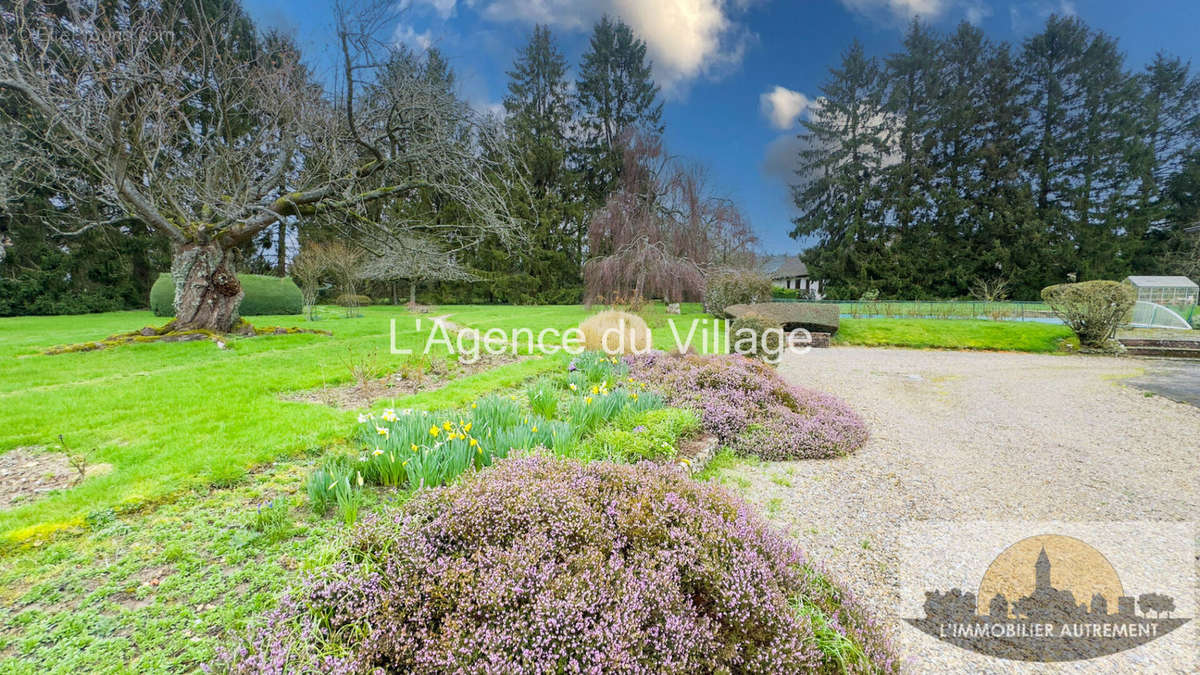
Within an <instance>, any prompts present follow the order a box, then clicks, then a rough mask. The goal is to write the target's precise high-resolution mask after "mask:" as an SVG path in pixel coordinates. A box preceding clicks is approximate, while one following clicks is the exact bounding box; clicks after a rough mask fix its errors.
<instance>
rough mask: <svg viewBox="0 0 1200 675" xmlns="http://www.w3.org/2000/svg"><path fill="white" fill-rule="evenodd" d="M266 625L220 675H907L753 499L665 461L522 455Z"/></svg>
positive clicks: (373, 539) (369, 522)
mask: <svg viewBox="0 0 1200 675" xmlns="http://www.w3.org/2000/svg"><path fill="white" fill-rule="evenodd" d="M267 619H268V620H267V621H266V625H265V626H264V627H262V628H260V629H259V630H258V631H257V632H256V633H254V634H253V635H252V637H251V639H250V640H249V641H248V643H247V644H246V645H244V646H243V647H241V648H238V649H236V650H235V651H234V652H233V653H231V654H226V655H225V657H224V660H223V662H222V663H219V664H216V665H217V668H218V669H220V670H226V669H227V670H229V671H232V672H238V673H282V672H308V671H312V670H323V671H332V672H369V671H372V670H375V669H379V670H380V671H387V672H415V673H444V672H468V673H518V672H520V673H553V672H620V673H634V672H654V673H707V672H727V673H751V672H761V673H785V672H786V673H797V672H814V671H826V672H828V671H836V670H848V671H851V672H868V671H870V672H895V671H897V663H896V659H895V656H894V653H893V651H892V647H891V645H890V644H889V643H888V642H887V640H886V638H885V637H884V635H883V631H882V628H881V626H880V625H879V624H877V623H876V622H875V621H874V620H872V619H871V618H869V617H868V616H867V615H866V614H865V612H864V611H863V609H862V608H861V607H860V606H859V605H858V604H857V602H856V601H855V600H854V599H853V598H852V597H850V596H849V594H848V593H847V592H846V591H845V590H844V589H842V588H841V587H839V586H838V585H836V584H834V583H832V582H831V581H829V579H828V578H827V577H826V576H825V575H823V574H821V573H819V572H818V571H816V570H815V569H814V568H813V567H812V566H810V565H808V564H806V561H805V558H804V556H803V554H801V553H800V552H799V551H798V550H797V549H796V548H795V547H794V545H793V544H791V543H790V542H789V540H788V539H786V538H785V537H783V536H781V535H779V534H777V533H776V532H774V531H773V530H771V529H770V528H769V527H768V526H767V525H766V523H764V521H763V520H762V519H761V518H760V517H759V516H758V515H757V514H756V513H755V512H754V510H753V508H752V507H751V506H750V505H748V504H746V503H745V502H743V501H741V500H739V499H737V498H735V497H733V496H731V495H730V494H729V493H727V492H726V491H724V489H722V488H720V487H718V486H715V485H710V484H701V483H696V482H694V481H692V480H690V479H688V478H687V477H686V476H685V475H684V474H683V473H682V472H681V471H680V470H678V469H676V468H673V467H668V466H661V465H656V464H653V463H649V462H643V463H641V464H638V465H636V466H629V465H620V464H611V463H607V462H597V463H591V464H586V465H585V464H579V463H577V462H568V461H557V460H554V459H551V458H546V457H527V458H520V459H508V460H504V461H501V462H499V463H497V464H496V465H495V466H494V467H492V468H491V469H489V470H488V471H486V472H484V473H481V474H479V475H478V476H476V477H475V478H474V479H472V480H470V481H467V482H465V483H461V484H458V485H456V486H453V487H448V488H441V489H437V490H428V491H424V492H421V493H419V494H418V495H417V496H416V497H415V498H414V499H413V500H412V501H410V502H409V503H408V504H407V505H406V506H405V507H404V508H402V509H395V510H393V511H390V512H387V513H385V514H383V515H380V516H369V517H367V518H366V519H365V520H364V521H363V522H362V524H360V525H359V526H358V527H357V528H356V529H355V530H354V531H353V532H352V533H351V535H350V540H349V541H348V542H347V545H346V547H345V548H344V550H343V552H342V553H341V554H340V556H339V557H338V558H337V559H336V560H335V562H333V563H332V564H331V565H330V566H329V567H327V568H325V569H323V570H321V571H318V572H316V573H314V574H313V576H311V577H310V578H309V579H308V580H307V581H306V582H305V583H304V585H303V586H302V587H301V588H300V589H298V590H297V591H295V592H294V593H293V594H291V595H290V596H289V597H287V598H285V600H284V601H283V602H282V604H281V606H280V607H279V609H277V610H276V611H275V612H273V613H272V614H271V615H270V616H269V617H268V618H267ZM830 645H833V646H835V647H836V649H833V648H830Z"/></svg>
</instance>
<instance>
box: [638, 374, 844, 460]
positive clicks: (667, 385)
mask: <svg viewBox="0 0 1200 675" xmlns="http://www.w3.org/2000/svg"><path fill="white" fill-rule="evenodd" d="M625 362H626V363H628V364H629V367H630V374H631V375H632V376H633V377H635V378H637V379H638V380H641V381H644V382H651V383H653V385H654V386H655V387H656V388H657V389H658V390H659V391H660V392H661V393H662V394H663V396H664V397H665V398H666V400H667V404H668V405H674V406H682V407H687V408H692V409H694V410H697V411H698V412H699V413H700V417H701V422H702V424H703V425H704V429H705V431H707V432H709V433H711V434H714V435H716V436H717V438H718V439H719V440H720V442H721V443H722V444H723V445H728V446H729V447H730V448H732V449H733V451H734V452H736V453H738V454H742V455H753V456H756V457H759V458H762V459H766V460H787V459H816V458H825V457H836V456H839V455H845V454H849V453H851V452H854V451H855V450H858V449H859V448H860V447H862V446H863V444H864V443H866V442H867V436H868V433H867V427H866V425H865V424H864V423H863V421H862V418H860V417H859V416H858V415H857V414H856V413H855V412H854V411H853V410H851V409H850V406H848V405H846V403H844V402H843V401H842V400H840V399H838V398H837V397H834V396H831V395H829V394H824V393H821V392H818V391H812V390H809V389H802V388H800V387H793V386H791V385H789V384H787V383H786V382H784V381H783V380H782V379H781V378H780V377H779V376H778V375H776V374H775V372H774V371H773V370H772V369H771V368H770V367H768V366H766V365H764V364H762V363H759V362H757V361H753V360H751V359H748V358H746V357H744V356H738V355H733V354H731V355H724V356H697V355H693V354H685V355H670V354H665V353H663V352H651V353H648V354H639V355H636V356H629V357H626V359H625Z"/></svg>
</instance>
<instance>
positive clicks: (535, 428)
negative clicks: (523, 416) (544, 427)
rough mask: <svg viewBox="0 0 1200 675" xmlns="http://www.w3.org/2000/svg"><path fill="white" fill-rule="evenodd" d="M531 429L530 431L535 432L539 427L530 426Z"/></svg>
mask: <svg viewBox="0 0 1200 675" xmlns="http://www.w3.org/2000/svg"><path fill="white" fill-rule="evenodd" d="M529 430H530V431H532V432H533V433H535V434H536V433H537V427H530V429H529Z"/></svg>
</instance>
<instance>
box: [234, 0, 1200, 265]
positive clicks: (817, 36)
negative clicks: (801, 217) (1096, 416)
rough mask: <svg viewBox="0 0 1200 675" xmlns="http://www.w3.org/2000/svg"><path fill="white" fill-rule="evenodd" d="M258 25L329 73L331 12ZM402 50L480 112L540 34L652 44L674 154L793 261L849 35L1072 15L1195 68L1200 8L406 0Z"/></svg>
mask: <svg viewBox="0 0 1200 675" xmlns="http://www.w3.org/2000/svg"><path fill="white" fill-rule="evenodd" d="M244 1H245V3H246V6H247V8H248V9H249V11H250V13H251V15H252V16H254V18H255V19H256V20H257V21H258V23H259V25H260V27H263V28H268V27H272V28H280V29H283V30H285V31H287V32H290V33H292V34H294V35H295V36H296V38H297V39H298V41H299V43H300V45H301V47H302V48H303V49H304V51H305V54H306V56H307V57H308V59H309V61H310V62H311V63H312V64H313V65H314V67H316V68H317V69H318V70H319V71H322V70H324V71H327V70H328V65H327V64H329V63H330V62H331V58H330V44H329V42H330V36H331V34H332V30H331V26H332V14H331V11H330V3H329V2H328V1H322V0H244ZM400 2H401V3H402V4H404V5H405V6H406V10H405V11H404V12H403V13H402V15H401V20H400V23H399V24H398V25H397V26H396V29H395V36H396V39H398V40H402V41H405V42H407V43H408V44H410V45H412V46H414V47H417V48H423V47H426V46H428V45H430V44H433V45H437V46H438V47H439V48H440V49H441V50H442V51H443V52H445V53H446V55H447V56H448V58H449V59H450V61H451V62H452V63H453V65H454V67H455V69H456V71H457V73H458V76H459V82H460V93H461V95H462V96H463V97H465V98H466V99H468V100H470V101H471V102H472V103H473V104H475V105H477V106H479V107H489V106H496V105H498V104H499V102H500V101H501V100H502V99H503V97H504V93H505V86H506V82H507V78H506V76H505V71H506V70H508V69H509V68H510V67H511V65H512V60H513V58H514V56H515V54H516V51H517V49H518V48H519V47H520V46H522V45H523V44H524V43H525V41H526V40H527V39H528V35H529V32H530V30H531V28H532V26H533V25H534V24H535V23H547V24H549V25H550V26H551V27H552V28H553V29H554V32H555V34H556V36H557V38H558V41H559V46H560V48H561V49H562V50H563V52H564V53H565V54H566V55H567V57H568V59H569V60H570V62H571V64H572V65H573V66H574V65H575V64H578V62H579V57H580V55H581V54H582V53H583V51H584V50H585V49H586V46H587V37H588V33H589V31H590V29H591V25H592V23H593V22H594V21H595V20H596V19H597V18H599V17H600V16H601V15H603V14H605V13H608V14H612V15H615V16H619V17H621V18H622V19H624V20H625V21H626V22H627V23H629V24H630V25H631V26H633V28H634V30H635V31H637V32H638V33H639V36H640V37H642V38H643V39H644V40H645V41H646V42H647V46H648V50H649V52H650V54H651V56H652V58H653V59H654V62H655V72H656V76H657V78H658V80H659V82H660V84H661V85H662V86H663V88H664V95H665V96H664V98H665V100H666V106H665V110H664V117H665V122H666V125H667V141H668V144H669V147H670V149H671V151H672V152H673V153H676V154H679V155H683V156H686V157H688V158H690V159H693V160H696V161H699V162H701V163H702V164H704V165H705V166H707V167H708V169H709V172H710V177H711V183H712V184H713V185H714V186H717V187H718V188H719V189H720V190H721V191H722V192H723V193H725V194H726V195H728V196H729V197H731V198H733V199H734V200H736V201H737V203H738V204H739V205H740V206H741V208H742V209H743V211H744V212H745V213H746V214H747V215H748V217H749V218H750V221H751V223H753V225H754V227H755V229H756V231H757V232H758V233H759V237H760V238H761V239H762V247H763V249H764V250H765V251H767V252H771V253H782V252H789V253H793V252H798V251H799V250H801V249H802V248H803V244H804V242H796V241H794V240H792V239H790V238H789V237H788V236H787V233H788V232H789V231H790V230H791V223H790V219H791V218H792V216H793V209H792V207H791V204H790V197H789V194H788V190H787V187H786V185H787V181H789V180H790V175H789V165H790V162H791V161H792V160H791V153H790V148H791V147H792V146H793V143H792V139H793V138H794V136H795V134H796V133H797V129H798V126H797V125H796V122H795V120H796V118H797V115H801V114H803V108H804V105H805V103H806V101H811V100H812V99H814V98H816V96H818V95H819V88H820V85H821V82H822V81H823V80H824V79H825V77H826V74H827V72H828V69H829V67H830V66H832V65H836V63H837V62H838V60H839V58H840V54H841V52H842V51H843V50H844V49H845V48H846V47H847V46H848V45H849V44H850V41H851V40H852V39H854V38H855V37H857V38H858V39H859V40H860V41H862V42H863V44H864V45H865V46H866V49H867V50H868V52H869V53H871V54H873V55H877V56H884V55H886V54H888V53H889V52H892V51H894V50H895V49H897V47H898V45H899V41H900V37H901V34H902V32H903V30H904V27H905V25H906V24H907V22H908V20H909V18H910V17H912V16H913V15H914V14H919V15H920V16H922V17H923V18H924V19H925V20H926V21H928V22H929V23H930V24H931V25H933V26H934V27H935V28H937V29H940V30H943V31H945V30H950V29H953V28H954V26H955V25H957V24H958V22H960V21H964V20H966V21H971V22H972V23H976V24H977V25H979V26H980V27H982V28H983V29H984V31H985V32H986V33H987V34H988V35H989V36H990V37H991V38H992V39H994V40H1008V41H1011V42H1014V43H1020V41H1021V40H1023V39H1024V38H1025V37H1026V36H1028V35H1030V34H1032V33H1034V32H1036V31H1037V30H1038V29H1039V28H1040V26H1041V24H1042V23H1044V21H1045V19H1046V17H1047V16H1049V15H1050V14H1051V13H1059V14H1075V15H1078V16H1080V17H1081V18H1082V19H1084V20H1085V21H1086V22H1087V23H1088V24H1089V25H1091V26H1092V27H1094V28H1098V29H1100V30H1103V31H1105V32H1107V33H1109V34H1110V35H1113V36H1115V37H1117V38H1118V39H1119V40H1120V45H1121V47H1122V49H1123V50H1124V51H1125V53H1126V55H1127V58H1128V61H1127V63H1128V64H1129V66H1130V67H1140V66H1141V65H1142V64H1144V63H1146V62H1147V61H1148V60H1149V59H1151V58H1153V56H1154V54H1155V52H1156V51H1159V50H1162V51H1165V52H1168V53H1171V54H1174V55H1177V56H1181V57H1183V58H1185V59H1191V60H1194V61H1196V62H1197V65H1200V58H1197V56H1200V46H1197V44H1198V42H1197V40H1196V35H1197V31H1198V30H1200V2H1198V1H1197V0H1148V1H1144V2H1133V1H1132V0H1074V1H1071V0H1012V1H1009V0H400Z"/></svg>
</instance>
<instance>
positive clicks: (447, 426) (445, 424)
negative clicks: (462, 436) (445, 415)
mask: <svg viewBox="0 0 1200 675" xmlns="http://www.w3.org/2000/svg"><path fill="white" fill-rule="evenodd" d="M442 428H443V429H445V430H446V431H450V430H451V429H453V428H454V425H453V424H450V420H446V421H445V422H443V423H442Z"/></svg>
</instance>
